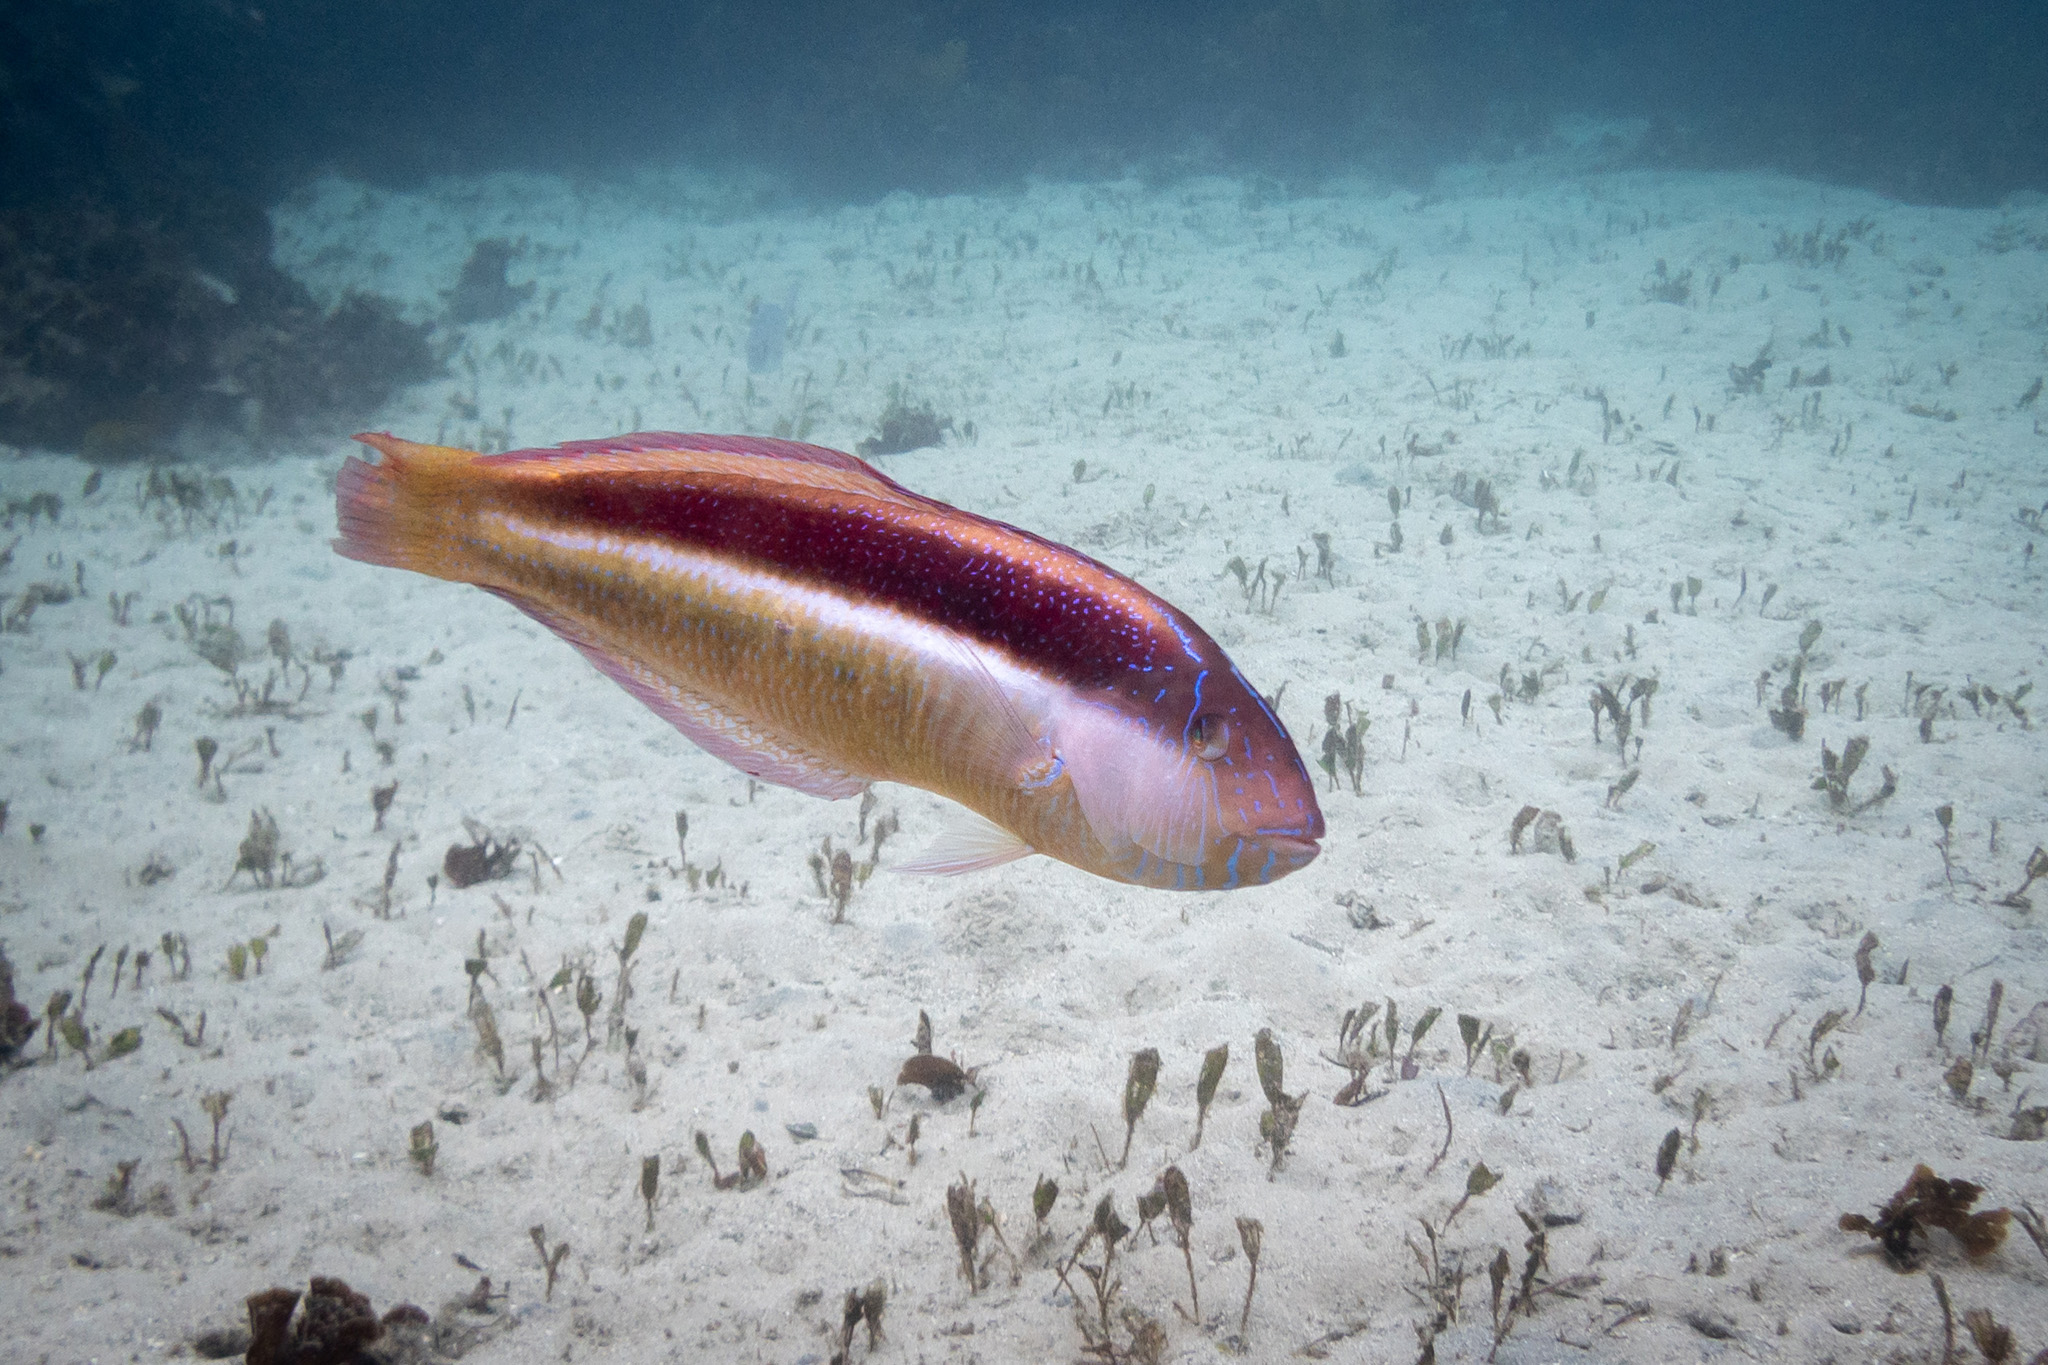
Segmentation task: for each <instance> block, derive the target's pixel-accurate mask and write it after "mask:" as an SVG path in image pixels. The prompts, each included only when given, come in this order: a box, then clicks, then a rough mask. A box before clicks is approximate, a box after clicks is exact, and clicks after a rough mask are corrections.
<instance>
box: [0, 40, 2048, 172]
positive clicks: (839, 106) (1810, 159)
mask: <svg viewBox="0 0 2048 1365" xmlns="http://www.w3.org/2000/svg"><path fill="white" fill-rule="evenodd" d="M0 54H4V55H0V63H4V69H5V77H6V84H5V88H4V90H0V101H4V105H5V114H4V117H5V131H6V143H5V147H4V151H0V158H4V160H0V185H4V186H5V189H4V191H0V193H4V194H5V195H6V197H7V198H8V199H9V200H14V201H18V200H19V199H20V198H21V197H22V196H24V195H32V194H38V193H46V192H49V191H51V190H53V189H57V188H72V187H76V186H78V185H80V184H84V185H89V186H94V187H96V188H100V189H106V188H109V187H111V186H112V185H114V184H117V183H118V182H119V181H121V180H122V179H123V178H124V177H128V176H132V175H137V174H141V175H144V176H148V175H151V174H162V173H165V172H166V171H167V172H168V174H170V175H172V176H202V177H211V178H213V179H214V180H216V181H218V182H222V183H225V184H228V185H231V186H234V187H237V188H239V189H241V190H243V191H244V192H246V193H248V194H250V195H253V196H255V197H258V198H263V197H267V196H268V195H269V194H270V193H273V192H274V191H275V190H276V189H277V188H278V187H279V186H281V185H284V184H287V183H289V182H290V181H292V180H293V179H295V178H297V177H300V176H303V175H304V174H306V173H307V172H309V171H311V170H314V169H316V168H319V167H322V166H329V165H332V166H337V167H339V168H340V169H343V170H345V171H348V172H351V173H354V174H358V175H362V176H365V177H368V178H371V179H377V180H402V179H407V178H412V177H416V176H418V175H421V174H423V173H432V172H444V171H452V172H463V171H476V170H485V169H493V168H497V167H502V166H508V165H515V166H529V167H545V168H554V169H564V170H590V169H598V168H601V167H602V164H603V163H604V162H606V161H611V162H629V161H632V160H635V159H639V158H649V157H651V158H659V159H662V160H664V161H667V160H673V159H676V158H678V157H684V158H690V157H696V158H703V159H709V160H719V159H728V160H739V161H742V162H745V163H747V164H749V165H752V166H757V167H766V168H770V169H773V170H777V171H781V172H784V173H786V174H787V175H788V176H789V177H790V178H791V179H792V180H793V181H795V182H797V183H798V184H801V185H805V186H812V187H815V188H816V189H817V191H818V192H820V193H823V194H827V195H833V196H842V195H845V196H867V195H874V194H877V193H880V192H884V191H887V190H889V189H893V188H909V189H918V190H937V189H955V188H962V187H973V186H977V185H984V184H988V183H990V182H1000V181H1003V180H1007V179H1012V178H1014V177H1016V176H1018V175H1020V174H1023V173H1026V172H1030V171H1047V172H1051V173H1054V174H1062V173H1074V174H1094V173H1100V172H1104V171H1109V172H1121V171H1123V170H1125V169H1127V168H1129V167H1131V166H1134V165H1138V166H1153V167H1155V168H1167V169H1170V168H1172V167H1173V166H1175V165H1195V166H1197V167H1199V168H1201V169H1240V170H1242V169H1250V170H1254V171H1260V172H1264V173H1268V174H1274V175H1284V176H1290V177H1293V176H1315V175H1318V174H1321V173H1326V172H1330V171H1336V170H1344V169H1350V168H1353V167H1355V166H1358V165H1361V164H1362V165H1364V166H1366V167H1369V168H1374V169H1385V170H1392V171H1397V172H1398V171H1406V172H1410V173H1417V172H1421V171H1423V170H1426V169H1427V168H1428V167H1430V166H1431V165H1433V164H1435V163H1437V162H1439V161H1441V160H1443V159H1445V158H1450V157H1460V156H1469V155H1475V154H1477V155H1503V154H1511V153H1512V152H1513V151H1515V150H1516V148H1517V147H1518V146H1519V145H1522V144H1525V143H1526V142H1528V141H1529V140H1531V139H1532V137H1534V136H1535V135H1538V134H1540V132H1541V130H1542V128H1543V126H1544V125H1545V123H1546V122H1547V121H1548V119H1549V118H1550V117H1551V116H1552V115H1555V114H1557V113H1559V112H1579V113H1593V114H1602V115H1622V116H1631V117H1642V118H1647V119H1649V120H1651V122H1652V124H1653V127H1654V132H1653V137H1652V141H1651V143H1650V148H1651V154H1652V155H1654V156H1656V157H1658V158H1660V159H1663V160H1667V161H1672V162H1677V163H1680V164H1708V165H1715V166H1728V165H1766V166H1772V167H1776V168H1780V169H1784V170H1788V171H1793V172H1798V173H1805V174H1813V175H1818V176H1821V177H1824V178H1830V179H1838V180H1847V181H1851V182H1856V183H1860V184H1864V185H1868V186H1871V187H1873V188H1876V189H1880V190H1883V191H1885V192H1887V193H1891V194H1895V195H1899V196H1901V197H1905V198H1912V199H1925V200H1942V201H1950V202H1957V201H1984V200H1988V199H1992V198H1996V197H1997V196H1999V195H2001V194H2003V193H2006V192H2008V191H2010V190H2012V189H2014V188H2020V187H2032V188H2036V189H2041V188H2048V7H2044V6H2043V5H2041V4H2040V3H2038V0H2003V2H2002V3H1974V4H1973V3H1968V2H1967V0H1965V2H1964V3H1957V4H1937V3H1927V4H1882V3H1880V4H1848V3H1838V4H1820V3H1769V2H1766V0H1733V2H1731V3H1705V4H1701V3H1687V2H1684V0H1649V2H1647V3H1625V2H1624V0H1591V2H1588V0H1576V2H1573V0H1558V2H1556V3H1523V4H1505V3H1474V4H1433V3H1424V2H1423V0H1272V3H1265V4H1242V3H1238V4H1233V3H1219V2H1217V0H1195V2H1194V3H1184V4H1154V5H1134V4H1123V5H1114V4H1097V5H1077V4H1037V5H1015V6H994V5H987V4H982V3H968V0H951V2H950V3H947V2H939V0H893V2H892V3H876V2H874V0H861V2H858V3H852V4H847V3H820V4H810V5H805V4H759V5H740V4H709V5H681V4H665V3H639V4H583V3H566V2H560V0H556V2H543V3H525V4H521V3H517V0H496V2H494V3H481V2H480V0H456V2H455V3H442V4H430V5H415V4H401V3H391V2H390V0H368V2H367V3H360V2H357V0H350V2H349V3H307V2H306V0H280V3H276V4H262V5H247V4H240V3H226V2H225V0H220V2H216V3H192V2H190V0H186V2H179V0H109V2H108V3H91V4H88V3H83V2H82V0H61V2H59V3H49V2H48V0H45V2H44V3H30V4H27V5H20V4H13V5H9V6H7V7H6V11H5V14H4V16H0ZM130 82H132V83H133V84H132V85H131V84H129V83H130ZM145 160H147V161H153V162H158V164H157V165H155V166H154V167H150V166H144V165H142V164H140V162H142V161H145Z"/></svg>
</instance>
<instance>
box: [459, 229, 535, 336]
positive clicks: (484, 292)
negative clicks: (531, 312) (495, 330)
mask: <svg viewBox="0 0 2048 1365" xmlns="http://www.w3.org/2000/svg"><path fill="white" fill-rule="evenodd" d="M517 254H518V252H517V250H516V249H515V248H514V247H513V245H512V243H510V242H508V241H506V240H505V239H504V238H502V237H492V238H489V239H487V240H485V241H481V242H478V243H477V244H476V246H475V247H474V248H472V249H471V251H470V253H469V259H468V260H467V261H464V262H463V263H462V275H461V278H459V279H457V280H456V281H455V287H454V288H453V289H451V290H448V291H447V293H446V294H445V295H444V297H445V298H446V299H447V300H448V320H449V321H450V322H454V323H464V322H496V321H497V320H498V319H499V318H502V317H506V316H508V315H509V314H511V313H512V312H514V311H515V310H516V309H517V308H518V307H519V305H520V304H522V303H525V302H526V301H527V300H528V299H530V298H532V297H533V281H531V280H528V281H527V282H526V283H525V284H517V285H515V284H512V283H511V282H510V281H508V280H507V279H506V278H505V267H506V266H508V265H510V264H511V263H512V258H513V257H514V256H515V255H517Z"/></svg>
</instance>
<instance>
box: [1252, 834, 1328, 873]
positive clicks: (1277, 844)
mask: <svg viewBox="0 0 2048 1365" xmlns="http://www.w3.org/2000/svg"><path fill="white" fill-rule="evenodd" d="M1259 844H1260V846H1261V847H1263V848H1265V849H1266V850H1267V851H1268V852H1270V853H1274V854H1277V855H1279V856H1280V857H1281V858H1284V859H1286V860H1287V861H1288V862H1290V863H1292V864H1293V865H1294V866H1296V867H1306V866H1307V865H1308V864H1309V863H1311V862H1314V861H1315V857H1316V855H1317V854H1318V853H1321V852H1322V851H1323V846H1322V845H1321V844H1320V843H1317V842H1316V841H1315V840H1314V839H1311V838H1307V837H1304V836H1303V835H1299V834H1262V835H1260V836H1259Z"/></svg>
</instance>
